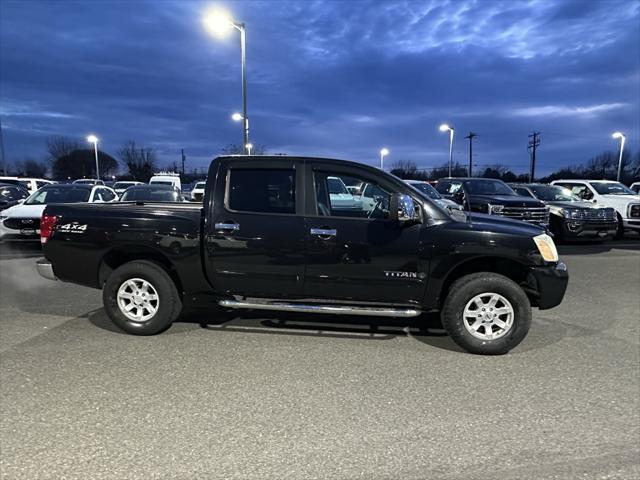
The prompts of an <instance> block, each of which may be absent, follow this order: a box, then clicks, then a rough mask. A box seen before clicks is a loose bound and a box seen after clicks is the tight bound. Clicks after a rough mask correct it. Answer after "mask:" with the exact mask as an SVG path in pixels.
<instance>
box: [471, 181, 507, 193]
mask: <svg viewBox="0 0 640 480" xmlns="http://www.w3.org/2000/svg"><path fill="white" fill-rule="evenodd" d="M464 188H465V189H466V190H467V192H469V194H470V195H517V193H516V192H514V191H513V190H512V189H511V187H510V186H508V185H507V184H506V183H502V182H501V181H499V180H465V182H464Z"/></svg>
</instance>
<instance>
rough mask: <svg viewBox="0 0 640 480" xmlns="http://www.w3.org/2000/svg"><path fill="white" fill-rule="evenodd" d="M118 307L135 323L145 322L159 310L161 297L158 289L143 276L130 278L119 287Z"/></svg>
mask: <svg viewBox="0 0 640 480" xmlns="http://www.w3.org/2000/svg"><path fill="white" fill-rule="evenodd" d="M116 299H117V301H118V308H119V309H120V311H121V312H122V314H123V315H124V316H125V317H127V318H128V319H129V320H131V321H132V322H134V323H144V322H147V321H149V320H151V319H152V318H153V316H154V315H155V314H156V313H157V312H158V306H159V304H160V299H159V297H158V292H157V291H156V289H155V288H154V287H153V285H151V284H150V283H149V282H147V281H146V280H143V279H142V278H130V279H129V280H126V281H125V282H124V283H123V284H122V285H120V288H119V289H118V294H117V295H116Z"/></svg>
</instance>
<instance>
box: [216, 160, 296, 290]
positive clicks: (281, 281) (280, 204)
mask: <svg viewBox="0 0 640 480" xmlns="http://www.w3.org/2000/svg"><path fill="white" fill-rule="evenodd" d="M303 165H304V163H303V162H302V161H300V160H296V159H283V160H268V161H266V160H262V161H261V160H251V159H221V160H219V164H218V171H217V176H216V177H215V179H214V180H213V182H214V192H213V199H214V200H213V201H212V202H208V204H207V208H209V209H210V210H209V212H208V214H207V221H206V222H205V225H204V232H205V236H206V238H205V248H204V250H205V253H204V255H205V258H204V261H205V267H206V271H207V276H208V278H209V280H210V281H211V283H212V284H213V287H214V289H215V291H216V292H217V293H218V294H235V295H245V296H250V297H261V298H290V297H296V296H299V295H301V294H302V284H303V281H304V269H305V229H304V216H303V209H304V169H303V168H302V167H303Z"/></svg>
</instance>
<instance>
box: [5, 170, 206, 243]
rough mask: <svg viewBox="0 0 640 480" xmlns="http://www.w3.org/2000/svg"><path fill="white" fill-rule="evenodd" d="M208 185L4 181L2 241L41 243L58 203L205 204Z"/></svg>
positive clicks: (169, 179)
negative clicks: (47, 212) (50, 210)
mask: <svg viewBox="0 0 640 480" xmlns="http://www.w3.org/2000/svg"><path fill="white" fill-rule="evenodd" d="M204 185H205V182H196V184H195V185H194V188H193V189H191V190H187V191H186V192H183V191H182V185H181V183H180V177H179V175H177V174H173V173H160V174H157V175H154V176H153V177H152V178H151V180H150V182H149V183H148V184H146V183H142V182H136V181H118V182H114V183H112V184H111V185H110V186H109V185H107V184H106V183H105V182H104V181H103V180H100V179H90V178H83V179H78V180H75V181H73V182H72V183H57V182H53V181H51V180H45V179H25V178H18V177H0V241H16V242H25V241H26V242H33V241H39V235H40V217H41V215H42V212H43V211H44V209H45V207H46V206H47V205H49V204H58V203H111V202H116V201H121V202H187V201H189V200H193V201H202V198H203V196H204Z"/></svg>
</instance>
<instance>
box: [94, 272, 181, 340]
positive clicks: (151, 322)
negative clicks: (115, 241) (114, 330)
mask: <svg viewBox="0 0 640 480" xmlns="http://www.w3.org/2000/svg"><path fill="white" fill-rule="evenodd" d="M133 279H141V280H144V281H145V282H148V284H150V285H151V288H152V289H153V290H155V292H156V294H155V295H156V296H157V300H156V301H154V306H155V308H156V311H155V313H154V314H153V315H152V314H151V312H150V311H147V314H148V315H151V316H150V318H148V319H144V320H139V321H133V320H132V319H130V318H129V317H127V315H126V314H125V313H124V311H123V310H122V309H121V308H120V306H119V302H118V298H117V295H118V291H119V289H120V287H121V286H123V285H124V284H125V283H126V282H127V281H130V280H131V281H132V280H133ZM134 283H135V282H134ZM140 285H142V284H140ZM102 301H103V303H104V308H105V310H106V312H107V315H109V318H110V319H111V320H112V321H113V323H114V324H115V325H116V326H117V327H119V328H120V329H122V330H124V331H125V332H127V333H131V334H134V335H154V334H156V333H160V332H162V331H164V330H166V329H167V328H169V327H170V326H171V324H172V323H173V321H174V320H175V319H176V318H178V315H180V312H181V311H182V301H181V300H180V295H179V294H178V290H177V288H176V285H175V283H174V282H173V280H172V279H171V277H170V276H169V274H168V273H167V272H166V271H165V270H164V268H162V267H161V266H159V265H158V264H156V263H153V262H150V261H147V260H136V261H133V262H129V263H125V264H124V265H122V266H120V267H118V268H117V269H115V270H114V271H113V273H111V275H110V276H109V278H108V279H107V281H106V282H105V284H104V288H103V290H102ZM123 301H125V302H126V300H123ZM134 308H136V309H137V308H138V307H137V306H136V307H134ZM136 311H137V310H136ZM143 311H144V310H143Z"/></svg>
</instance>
